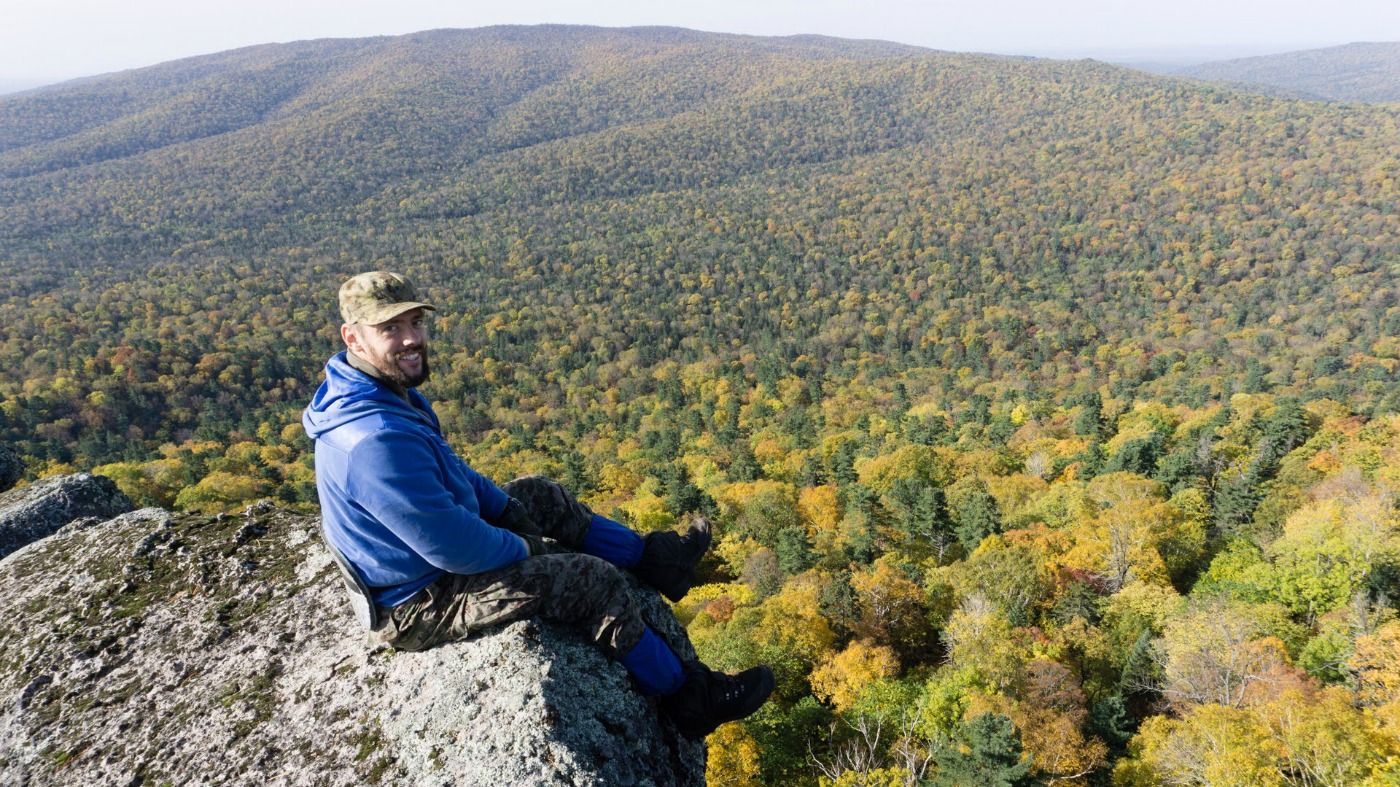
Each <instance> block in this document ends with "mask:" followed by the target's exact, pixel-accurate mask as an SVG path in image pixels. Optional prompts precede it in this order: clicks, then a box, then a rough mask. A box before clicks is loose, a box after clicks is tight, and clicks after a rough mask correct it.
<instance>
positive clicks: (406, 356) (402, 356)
mask: <svg viewBox="0 0 1400 787" xmlns="http://www.w3.org/2000/svg"><path fill="white" fill-rule="evenodd" d="M397 359H398V360H400V361H408V362H409V363H417V362H418V361H421V360H423V354H422V353H421V352H419V351H417V350H414V351H412V352H406V353H399V355H398V356H397Z"/></svg>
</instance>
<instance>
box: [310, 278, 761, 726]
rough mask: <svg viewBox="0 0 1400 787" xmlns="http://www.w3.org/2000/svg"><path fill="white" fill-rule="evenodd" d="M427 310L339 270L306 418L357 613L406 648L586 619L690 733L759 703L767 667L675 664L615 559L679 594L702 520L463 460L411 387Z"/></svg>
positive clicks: (324, 504) (404, 289) (694, 558)
mask: <svg viewBox="0 0 1400 787" xmlns="http://www.w3.org/2000/svg"><path fill="white" fill-rule="evenodd" d="M429 310H433V307H432V306H431V305H429V304H427V303H424V302H422V301H420V300H419V298H418V296H417V294H416V293H415V292H414V289H413V286H412V285H411V284H410V283H409V282H408V281H407V280H406V279H405V278H404V277H402V276H400V275H398V274H395V273H388V272H384V271H375V272H371V273H362V274H360V275H358V276H355V277H353V278H351V279H350V280H348V281H346V282H345V284H344V285H342V286H341V288H340V313H341V317H342V318H343V319H344V324H343V325H341V326H340V336H341V339H342V340H344V342H345V347H346V350H345V351H342V352H339V353H337V354H336V355H335V356H333V357H332V358H331V359H330V361H329V362H327V364H326V381H325V382H324V383H322V384H321V386H320V388H319V389H318V390H317V391H316V395H315V398H314V399H312V402H311V406H310V407H308V408H307V409H306V412H305V414H304V416H303V419H302V423H303V424H304V426H305V427H306V433H307V434H308V435H310V436H311V438H312V439H314V440H315V441H316V488H317V491H318V493H319V495H320V499H321V512H322V519H323V526H324V533H325V536H326V539H327V541H328V542H329V544H330V546H331V547H333V549H332V552H333V553H336V557H337V559H338V561H340V563H341V568H342V571H343V572H344V573H345V574H346V578H347V583H348V584H349V585H350V586H351V588H352V599H351V600H352V602H359V604H358V610H359V612H360V613H361V619H362V621H363V622H364V623H366V624H367V625H369V626H370V628H371V629H373V630H374V631H375V632H376V633H377V634H378V636H379V637H380V638H382V640H383V641H385V642H387V643H389V644H391V645H393V646H394V647H397V648H402V649H405V650H420V649H423V648H428V647H432V646H433V645H436V644H439V643H442V642H446V641H450V640H454V639H460V638H463V637H466V636H469V635H471V634H473V633H475V632H477V631H480V630H481V629H483V628H486V627H488V626H494V625H497V624H500V623H505V622H508V621H512V620H518V619H521V618H527V617H531V616H539V617H541V618H544V619H546V620H553V621H559V622H565V623H573V624H582V625H585V626H587V628H588V630H589V633H590V634H591V635H592V637H593V639H594V641H595V642H597V643H598V645H599V646H601V647H602V648H603V649H604V650H605V651H606V652H607V653H608V654H610V655H611V656H613V657H614V658H616V659H617V660H619V661H620V662H622V664H623V666H624V667H626V668H627V671H628V672H629V673H630V674H631V675H632V677H633V679H634V680H635V682H636V684H637V685H638V686H639V687H640V689H641V690H642V692H643V693H645V694H649V695H653V696H657V697H659V698H660V699H659V703H658V704H659V707H660V709H661V711H662V713H663V714H665V715H666V716H668V717H669V718H670V719H671V720H672V722H673V723H674V724H675V725H676V728H677V729H679V730H680V731H681V732H682V733H683V734H686V735H689V736H694V737H701V736H704V735H707V734H709V733H710V732H711V731H712V730H714V728H715V727H717V726H719V725H720V724H722V723H724V722H727V721H733V720H735V719H740V718H743V717H745V716H748V715H749V714H751V713H753V712H754V711H755V710H757V709H758V707H759V706H760V705H762V704H763V702H764V701H765V700H766V699H767V698H768V695H769V694H770V693H771V692H772V690H773V683H774V680H773V672H772V670H770V669H769V668H768V667H766V666H759V667H754V668H752V669H749V670H746V671H744V672H741V673H739V674H738V675H734V676H730V675H725V674H722V673H718V672H715V671H713V670H711V669H709V668H708V667H706V666H705V665H703V664H700V663H698V662H697V663H694V664H682V663H681V662H680V660H679V659H678V658H677V657H676V655H675V653H674V652H673V651H672V650H671V648H670V647H669V646H668V645H667V644H666V642H665V641H664V640H662V639H661V637H660V636H659V635H658V634H657V633H656V632H655V631H653V630H652V629H651V628H650V627H648V626H647V625H646V624H645V623H644V622H643V620H642V618H641V615H640V614H639V612H638V611H637V609H636V608H635V605H634V602H633V601H632V597H631V596H630V595H629V593H628V589H627V580H626V579H625V578H624V577H623V576H622V574H621V573H620V571H619V569H626V570H628V571H630V572H632V574H634V575H635V576H636V577H637V578H639V579H641V580H642V581H643V582H645V583H647V584H649V585H651V586H652V587H654V588H656V589H657V590H659V591H661V592H662V593H663V594H664V595H665V596H666V597H667V598H669V599H671V600H672V601H677V600H679V599H680V598H681V597H682V596H684V595H685V593H686V592H687V591H688V590H689V589H690V586H691V585H692V584H693V583H694V581H695V565H696V563H697V562H698V561H699V559H700V557H701V555H702V554H703V553H704V552H705V550H706V549H707V548H708V547H709V543H710V530H709V524H708V523H707V522H705V521H704V520H703V519H699V520H697V521H696V522H695V523H694V524H692V525H691V527H690V529H689V531H688V532H687V533H686V534H685V535H684V536H682V535H679V534H677V533H672V532H660V533H651V534H648V535H647V536H645V537H642V536H639V535H637V534H636V533H634V532H632V531H631V530H629V529H628V528H627V527H625V526H623V525H621V524H619V523H617V522H614V521H612V520H611V519H608V518H606V517H603V516H599V515H598V514H595V513H593V512H592V511H590V510H589V509H588V507H587V506H585V505H584V504H583V503H580V502H579V501H578V500H576V499H575V498H574V496H573V495H572V494H570V493H569V491H568V490H566V489H565V488H564V487H562V486H560V485H559V484H557V483H555V482H553V481H550V480H548V479H545V478H539V477H531V478H522V479H518V480H516V481H512V482H510V483H508V484H506V485H505V486H504V487H497V486H496V485H495V484H494V483H492V482H491V480H490V479H487V478H485V477H484V476H482V475H480V474H478V473H477V472H476V471H474V470H472V469H471V468H470V467H468V466H467V463H466V462H464V461H462V460H461V459H460V458H458V456H457V455H456V453H454V452H453V450H452V449H451V447H449V446H448V444H447V441H446V440H444V439H443V436H442V430H441V426H440V424H439V422H438V418H437V416H436V415H435V414H434V413H433V409H432V406H431V405H429V404H428V400H427V399H426V398H424V396H423V395H422V394H421V393H419V392H418V390H417V388H416V387H417V386H418V385H419V384H421V383H422V382H423V381H425V380H427V379H428V331H427V324H426V322H425V319H424V317H425V314H426V312H427V311H429ZM357 594H358V595H359V596H360V597H359V598H356V595H357Z"/></svg>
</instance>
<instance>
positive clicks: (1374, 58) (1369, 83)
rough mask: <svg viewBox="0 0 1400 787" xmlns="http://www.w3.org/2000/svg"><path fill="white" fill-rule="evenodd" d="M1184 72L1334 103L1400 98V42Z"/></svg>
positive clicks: (1314, 51)
mask: <svg viewBox="0 0 1400 787" xmlns="http://www.w3.org/2000/svg"><path fill="white" fill-rule="evenodd" d="M1177 73H1179V74H1181V75H1182V76H1191V77H1196V78H1198V79H1209V80H1212V81H1216V82H1234V83H1240V84H1248V85H1256V86H1260V87H1265V88H1272V89H1274V90H1275V91H1277V92H1279V93H1281V94H1284V95H1289V94H1291V95H1296V96H1298V97H1300V98H1317V99H1326V100H1329V101H1367V102H1373V103H1374V102H1388V101H1400V42H1385V43H1355V44H1345V45H1343V46H1334V47H1328V48H1326V49H1308V50H1303V51H1300V52H1285V53H1283V54H1279V55H1266V56H1263V57H1247V58H1242V59H1239V60H1223V61H1220V62H1216V63H1204V64H1202V65H1199V66H1193V67H1191V68H1187V69H1182V70H1181V71H1179V72H1177Z"/></svg>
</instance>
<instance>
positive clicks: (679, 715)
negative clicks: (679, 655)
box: [660, 663, 774, 738]
mask: <svg viewBox="0 0 1400 787" xmlns="http://www.w3.org/2000/svg"><path fill="white" fill-rule="evenodd" d="M685 670H686V671H685V683H684V684H683V685H682V686H681V687H680V690H678V691H677V692H676V693H675V694H671V695H669V696H666V697H662V698H661V703H660V707H661V712H662V713H664V714H665V715H666V717H667V718H669V719H670V720H671V723H673V724H675V725H676V729H677V730H679V731H680V733H681V734H682V735H685V736H686V737H689V738H703V737H705V736H706V735H709V734H710V733H712V732H714V731H715V728H716V727H718V726H719V725H721V724H724V723H725V722H729V721H737V720H739V719H742V718H744V717H745V716H748V715H749V714H750V713H753V712H754V711H756V710H758V709H759V707H760V706H762V705H763V703H764V701H765V700H767V699H768V695H769V694H772V693H773V685H774V681H773V670H771V669H769V668H768V667H767V666H765V665H759V666H757V667H754V668H752V669H746V670H744V671H743V672H741V673H739V674H738V675H725V674H724V673H723V672H715V671H714V670H712V669H710V668H709V667H706V666H705V665H704V664H698V663H697V664H689V665H686V668H685Z"/></svg>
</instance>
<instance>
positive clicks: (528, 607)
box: [381, 477, 644, 657]
mask: <svg viewBox="0 0 1400 787" xmlns="http://www.w3.org/2000/svg"><path fill="white" fill-rule="evenodd" d="M502 488H503V489H504V490H505V492H506V493H507V494H509V495H510V496H511V497H514V498H516V499H518V500H519V501H520V502H521V503H522V504H523V505H524V506H525V510H526V511H528V512H529V514H530V518H531V519H533V520H534V521H535V523H536V524H538V525H539V526H540V529H541V530H543V531H544V535H545V536H546V537H548V538H551V539H554V540H555V541H557V542H558V544H559V545H560V546H559V551H558V552H557V553H555V554H548V555H536V556H534V557H529V558H526V559H524V560H522V561H520V562H518V563H512V564H511V565H509V566H505V567H503V568H499V569H496V570H495V571H485V572H482V573H479V574H446V575H444V576H442V577H441V578H439V579H438V580H437V581H436V582H434V583H433V584H431V585H429V586H428V587H426V588H423V590H421V591H419V592H418V593H417V594H416V595H414V596H413V597H412V598H410V599H409V600H408V601H405V602H404V603H402V604H400V605H398V606H397V607H394V608H393V609H392V610H389V611H387V612H386V613H385V617H386V618H387V620H386V625H385V626H384V629H383V630H382V631H381V637H382V638H383V639H384V641H385V642H387V643H389V644H391V645H393V646H394V647H396V648H402V649H404V650H423V649H425V648H430V647H432V646H433V645H437V644H440V643H443V642H449V641H451V640H456V639H462V638H464V637H468V636H471V635H472V634H474V633H476V632H478V631H481V630H482V629H486V628H489V627H491V626H496V625H500V624H503V623H509V622H511V621H514V620H520V619H523V618H529V617H535V616H538V617H541V618H543V619H545V620H549V621H554V622H559V623H568V624H576V625H583V626H585V627H586V628H587V629H588V632H589V634H590V635H591V636H592V637H593V640H594V641H595V642H597V643H598V644H599V645H601V646H602V647H603V648H604V649H605V650H606V651H608V653H609V654H610V655H613V656H615V657H616V656H620V655H622V654H624V653H626V652H628V651H629V650H631V649H632V647H633V646H634V645H636V644H637V640H639V639H641V636H642V630H643V625H644V624H643V622H642V618H641V615H640V614H639V613H638V611H637V609H636V606H635V604H634V602H633V601H632V596H631V594H630V593H629V592H628V589H627V580H626V579H625V578H624V577H623V576H622V573H621V569H619V568H617V567H615V566H613V565H612V564H611V563H609V562H607V561H606V560H603V559H602V558H598V557H593V556H592V555H584V554H579V553H576V552H570V551H567V550H566V549H565V547H575V548H576V547H577V546H578V545H579V544H580V543H582V541H583V537H584V536H585V535H586V534H587V533H588V527H589V524H590V522H591V520H592V516H593V512H592V511H590V510H589V509H588V507H587V506H585V505H584V504H582V503H580V502H578V501H577V500H575V499H574V496H573V495H572V494H570V493H569V492H568V490H566V489H564V487H562V486H560V485H559V484H557V483H555V482H553V481H550V480H548V479H544V478H539V477H528V478H522V479H518V480H516V481H512V482H510V483H509V484H506V485H505V486H504V487H502Z"/></svg>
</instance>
